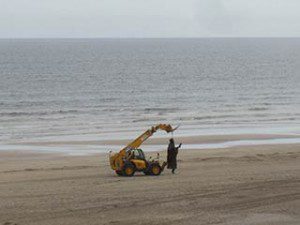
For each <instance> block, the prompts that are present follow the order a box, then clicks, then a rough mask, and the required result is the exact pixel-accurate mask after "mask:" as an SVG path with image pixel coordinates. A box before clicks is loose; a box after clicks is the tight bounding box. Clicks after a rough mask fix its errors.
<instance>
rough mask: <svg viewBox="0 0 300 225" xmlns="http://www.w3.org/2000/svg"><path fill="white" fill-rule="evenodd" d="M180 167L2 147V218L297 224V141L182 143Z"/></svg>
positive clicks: (72, 224) (39, 222)
mask: <svg viewBox="0 0 300 225" xmlns="http://www.w3.org/2000/svg"><path fill="white" fill-rule="evenodd" d="M149 154H151V155H153V154H154V153H149ZM162 157H165V153H164V152H163V153H162ZM178 167H179V168H178V171H177V174H175V175H172V174H171V172H170V171H169V170H166V171H164V172H163V174H162V175H161V176H158V177H152V176H144V175H137V176H135V177H130V178H126V177H118V176H116V175H115V174H114V173H113V171H111V170H110V167H109V165H108V160H107V155H106V154H98V155H89V156H67V155H63V154H49V153H37V152H27V153H21V152H0V224H1V225H2V224H3V225H4V224H5V225H9V224H18V225H23V224H24V225H26V224H35V225H44V224H45V225H58V224H59V225H77V224H78V225H83V224H88V225H93V224H95V225H96V224H97V225H98V224H122V225H123V224H125V225H126V224H228V225H241V224H243V225H253V224H257V225H266V224H268V225H275V224H276V225H283V224H290V225H298V224H300V213H299V212H300V145H299V144H290V145H264V146H249V147H234V148H228V149H209V150H196V149H195V150H188V151H185V150H182V151H181V152H180V153H179V162H178Z"/></svg>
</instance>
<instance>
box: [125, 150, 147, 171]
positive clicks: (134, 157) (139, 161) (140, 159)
mask: <svg viewBox="0 0 300 225" xmlns="http://www.w3.org/2000/svg"><path fill="white" fill-rule="evenodd" d="M126 154H127V156H128V158H129V160H130V161H131V163H133V164H134V165H135V167H136V169H137V170H144V169H145V168H146V160H145V154H144V152H143V150H142V149H131V150H129V151H127V152H126Z"/></svg>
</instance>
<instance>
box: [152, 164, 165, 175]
mask: <svg viewBox="0 0 300 225" xmlns="http://www.w3.org/2000/svg"><path fill="white" fill-rule="evenodd" d="M161 171H162V168H161V166H160V165H159V164H157V163H155V164H152V165H151V167H150V172H151V175H154V176H158V175H160V174H161Z"/></svg>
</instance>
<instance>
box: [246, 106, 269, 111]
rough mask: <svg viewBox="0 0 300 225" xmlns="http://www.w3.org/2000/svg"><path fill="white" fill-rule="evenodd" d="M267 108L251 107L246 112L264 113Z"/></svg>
mask: <svg viewBox="0 0 300 225" xmlns="http://www.w3.org/2000/svg"><path fill="white" fill-rule="evenodd" d="M268 109H269V108H267V107H251V108H249V109H248V110H249V111H266V110H268Z"/></svg>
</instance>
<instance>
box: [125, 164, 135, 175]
mask: <svg viewBox="0 0 300 225" xmlns="http://www.w3.org/2000/svg"><path fill="white" fill-rule="evenodd" d="M134 173H135V167H134V165H133V164H131V163H126V164H125V165H124V167H123V170H122V174H123V175H124V176H126V177H132V176H133V175H134Z"/></svg>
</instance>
